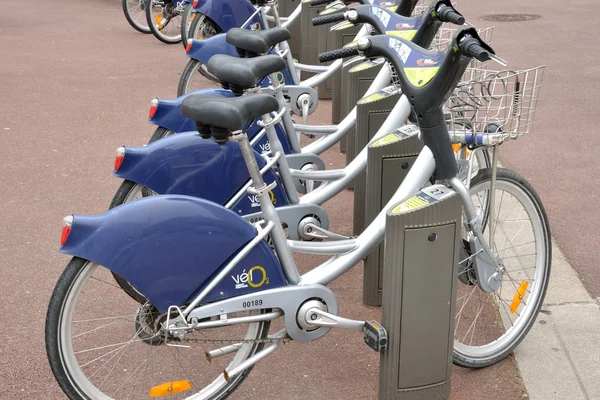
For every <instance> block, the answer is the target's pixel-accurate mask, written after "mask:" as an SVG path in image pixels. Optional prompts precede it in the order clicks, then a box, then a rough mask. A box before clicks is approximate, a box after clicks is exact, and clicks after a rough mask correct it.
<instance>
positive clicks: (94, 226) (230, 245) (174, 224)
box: [60, 195, 286, 312]
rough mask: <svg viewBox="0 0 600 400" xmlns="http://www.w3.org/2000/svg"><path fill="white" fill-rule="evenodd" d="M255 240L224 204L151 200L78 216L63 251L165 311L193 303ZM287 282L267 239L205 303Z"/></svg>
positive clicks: (250, 229)
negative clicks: (102, 269)
mask: <svg viewBox="0 0 600 400" xmlns="http://www.w3.org/2000/svg"><path fill="white" fill-rule="evenodd" d="M255 236H256V231H255V229H254V228H253V226H252V225H250V224H248V223H247V222H246V221H244V220H243V219H242V218H240V217H239V216H237V215H235V214H234V213H233V212H231V211H230V210H227V209H225V208H223V207H221V206H219V205H217V204H214V203H211V202H209V201H206V200H202V199H198V198H194V197H189V196H174V195H171V196H151V197H147V198H143V199H140V200H136V201H133V202H130V203H126V204H124V205H122V206H119V207H116V208H113V209H111V210H109V211H108V212H105V213H103V214H100V215H94V216H82V215H75V216H74V219H73V225H72V226H71V231H70V234H69V236H68V238H67V241H66V242H65V244H64V245H63V246H62V247H61V249H60V252H61V253H66V254H70V255H73V256H77V257H81V258H84V259H87V260H90V261H92V262H95V263H97V264H99V265H102V266H104V267H106V268H108V269H109V270H111V271H113V272H115V273H117V274H118V275H120V276H121V277H123V278H124V279H126V280H127V281H128V282H130V283H131V284H132V285H133V286H134V287H135V288H136V289H137V290H138V291H139V292H140V293H142V294H143V295H144V296H145V297H146V298H147V299H148V300H150V302H151V303H152V304H153V305H154V306H155V307H156V308H157V309H158V310H159V311H160V312H166V311H167V309H168V307H169V306H172V305H177V306H180V305H183V304H185V303H186V302H189V301H191V300H192V299H193V297H194V296H195V295H196V294H197V293H199V291H200V290H202V288H203V287H204V286H206V285H207V284H208V283H209V282H210V278H211V277H213V276H214V275H215V274H217V273H218V272H219V270H220V269H221V268H224V267H225V265H226V264H227V262H228V261H229V260H231V259H232V258H233V257H234V256H235V255H236V254H237V253H238V252H239V251H240V250H241V249H242V248H243V247H244V246H245V245H246V244H247V243H248V242H249V241H251V240H252V239H253V238H254V237H255ZM283 285H286V282H285V278H284V276H283V273H282V271H281V267H280V265H279V263H278V261H277V259H276V257H275V256H274V254H273V252H272V251H271V249H270V247H269V245H268V244H267V243H266V241H264V240H263V241H262V242H260V243H259V244H258V245H257V246H256V247H254V248H253V249H252V251H251V252H250V253H249V254H248V255H247V256H246V257H245V258H244V259H243V261H242V262H240V263H239V264H238V265H237V266H236V267H235V268H234V269H233V270H232V271H230V273H229V274H228V275H227V276H226V277H225V278H224V279H223V280H222V281H221V282H220V283H219V284H218V285H217V287H215V288H214V289H213V290H212V291H211V292H210V293H209V295H208V296H207V297H206V298H205V299H204V300H203V303H207V302H210V301H215V300H219V299H223V298H228V297H234V296H237V295H241V294H245V293H251V292H256V291H260V290H265V289H272V288H275V287H279V286H283ZM221 293H222V294H221Z"/></svg>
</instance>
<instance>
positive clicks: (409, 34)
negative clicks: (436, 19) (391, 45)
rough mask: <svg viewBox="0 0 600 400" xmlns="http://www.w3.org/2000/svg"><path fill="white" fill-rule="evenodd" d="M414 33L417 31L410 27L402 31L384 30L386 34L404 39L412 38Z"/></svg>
mask: <svg viewBox="0 0 600 400" xmlns="http://www.w3.org/2000/svg"><path fill="white" fill-rule="evenodd" d="M416 33H417V31H416V30H414V29H411V30H409V31H403V30H394V31H385V34H386V35H389V36H395V37H399V38H402V39H406V40H412V38H413V37H414V36H415V34H416Z"/></svg>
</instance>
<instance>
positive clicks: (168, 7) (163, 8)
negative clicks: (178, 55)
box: [146, 0, 183, 44]
mask: <svg viewBox="0 0 600 400" xmlns="http://www.w3.org/2000/svg"><path fill="white" fill-rule="evenodd" d="M147 1H148V3H147V7H146V21H147V23H148V26H149V27H150V30H151V31H152V33H153V34H154V36H156V38H157V39H158V40H160V41H161V42H163V43H166V44H173V43H179V42H180V41H181V24H182V21H181V14H182V13H183V8H181V7H179V5H178V4H177V3H176V2H173V1H172V0H147Z"/></svg>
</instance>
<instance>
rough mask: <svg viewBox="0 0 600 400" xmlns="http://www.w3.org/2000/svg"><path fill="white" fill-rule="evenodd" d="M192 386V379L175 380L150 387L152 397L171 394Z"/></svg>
mask: <svg viewBox="0 0 600 400" xmlns="http://www.w3.org/2000/svg"><path fill="white" fill-rule="evenodd" d="M191 388H192V385H191V384H190V381H173V382H167V383H163V384H162V385H158V386H154V387H153V388H152V389H150V397H161V396H170V395H172V394H175V393H180V392H184V391H186V390H189V389H191Z"/></svg>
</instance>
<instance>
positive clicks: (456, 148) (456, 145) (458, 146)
mask: <svg viewBox="0 0 600 400" xmlns="http://www.w3.org/2000/svg"><path fill="white" fill-rule="evenodd" d="M461 147H462V145H461V144H460V143H452V150H454V152H455V153H457V154H458V152H459V151H460V149H461ZM469 154H471V152H470V151H469V150H465V157H467V158H468V157H469Z"/></svg>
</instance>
